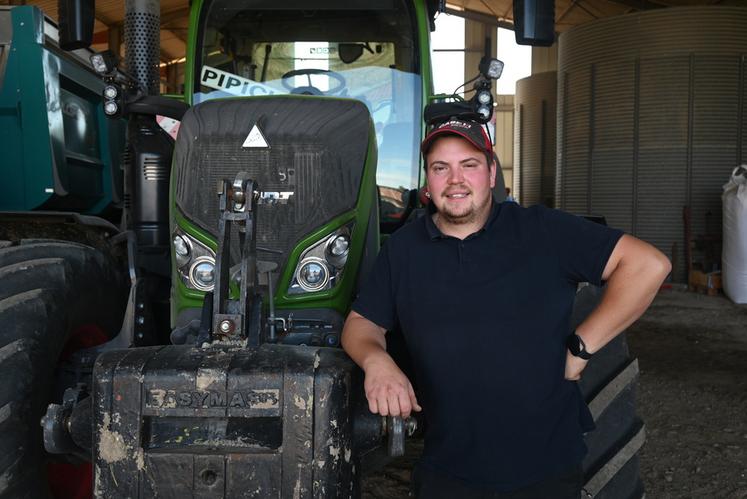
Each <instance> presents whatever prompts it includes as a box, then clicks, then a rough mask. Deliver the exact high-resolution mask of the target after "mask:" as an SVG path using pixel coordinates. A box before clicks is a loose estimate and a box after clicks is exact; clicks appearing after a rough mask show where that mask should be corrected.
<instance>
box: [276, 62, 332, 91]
mask: <svg viewBox="0 0 747 499" xmlns="http://www.w3.org/2000/svg"><path fill="white" fill-rule="evenodd" d="M302 75H306V78H307V79H308V81H309V84H308V85H306V86H303V87H292V86H291V84H290V81H289V80H290V79H291V78H293V77H294V76H302ZM311 75H325V76H327V77H329V78H331V79H333V80H335V81H336V82H337V85H336V86H334V87H332V88H330V89H329V90H326V91H321V90H319V89H318V88H316V87H315V86H314V85H312V84H311ZM280 81H281V83H282V84H283V86H284V87H285V88H287V89H288V90H290V93H292V94H302V95H334V94H337V93H339V92H340V91H341V90H342V89H343V88H345V84H346V81H345V77H344V76H342V75H341V74H340V73H337V72H335V71H330V70H329V69H315V68H307V69H296V70H294V71H288V72H287V73H285V74H284V75H283V76H281V77H280Z"/></svg>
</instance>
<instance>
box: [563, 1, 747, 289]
mask: <svg viewBox="0 0 747 499" xmlns="http://www.w3.org/2000/svg"><path fill="white" fill-rule="evenodd" d="M746 101H747V8H742V7H728V6H707V7H682V8H668V9H661V10H657V11H647V12H642V13H636V14H629V15H625V16H620V17H614V18H609V19H604V20H600V21H595V22H592V23H588V24H584V25H581V26H578V27H576V28H574V29H572V30H570V31H568V32H566V33H564V34H563V35H561V37H560V40H559V55H558V144H557V148H558V149H557V150H558V156H557V161H558V164H557V178H556V206H557V207H558V208H562V209H565V210H567V211H571V212H575V213H594V214H602V215H605V216H606V217H607V220H608V222H609V224H610V225H613V226H616V227H619V228H621V229H624V230H625V231H627V232H630V233H632V234H634V235H636V236H638V237H641V238H643V239H645V240H647V241H650V242H652V243H653V244H655V245H656V246H657V247H658V248H659V249H660V250H662V251H663V252H664V253H666V254H667V255H669V256H670V257H672V258H673V262H674V264H675V269H674V277H675V280H677V281H684V280H685V279H686V264H685V261H684V260H685V259H684V255H685V243H684V240H685V238H684V232H685V231H684V227H683V210H684V209H685V208H686V207H688V208H689V210H690V212H691V219H692V233H693V234H694V235H696V236H697V235H703V236H708V237H710V238H711V239H712V240H720V230H721V201H720V195H721V186H722V184H724V183H725V182H726V180H727V179H728V178H729V173H730V172H731V170H732V169H733V168H734V166H736V165H737V164H739V163H743V162H745V160H746V159H747V104H746Z"/></svg>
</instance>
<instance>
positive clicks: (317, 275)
mask: <svg viewBox="0 0 747 499" xmlns="http://www.w3.org/2000/svg"><path fill="white" fill-rule="evenodd" d="M352 228H353V224H352V223H350V224H348V225H347V226H345V227H342V228H340V229H338V230H336V231H335V232H333V233H332V234H330V235H328V236H326V237H324V238H323V239H322V240H321V241H319V242H317V243H315V244H314V245H313V246H311V247H310V248H308V249H307V250H306V251H304V252H303V253H302V254H301V258H300V259H299V263H298V266H296V271H295V272H294V273H293V280H292V281H291V285H290V287H289V288H288V294H292V295H293V294H302V293H313V292H315V291H323V290H326V289H332V288H334V287H335V286H336V285H337V282H338V281H339V280H340V279H341V278H342V274H343V271H344V270H345V264H346V263H347V260H348V254H349V253H350V234H351V232H352Z"/></svg>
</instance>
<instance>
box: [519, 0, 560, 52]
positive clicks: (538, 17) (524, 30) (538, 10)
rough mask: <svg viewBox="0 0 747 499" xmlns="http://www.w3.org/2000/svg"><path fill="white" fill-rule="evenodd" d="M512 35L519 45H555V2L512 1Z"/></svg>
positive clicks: (553, 0)
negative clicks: (513, 34) (514, 35)
mask: <svg viewBox="0 0 747 499" xmlns="http://www.w3.org/2000/svg"><path fill="white" fill-rule="evenodd" d="M514 33H515V34H516V43H518V44H519V45H535V46H539V47H549V46H551V45H552V44H553V43H555V0H514Z"/></svg>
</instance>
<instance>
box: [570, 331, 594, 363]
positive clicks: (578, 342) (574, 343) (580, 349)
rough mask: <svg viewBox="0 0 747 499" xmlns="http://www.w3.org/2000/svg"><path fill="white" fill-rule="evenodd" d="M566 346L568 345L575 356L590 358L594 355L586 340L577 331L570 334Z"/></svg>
mask: <svg viewBox="0 0 747 499" xmlns="http://www.w3.org/2000/svg"><path fill="white" fill-rule="evenodd" d="M566 347H568V350H569V351H570V352H571V355H573V356H574V357H578V358H580V359H584V360H589V359H591V358H592V356H593V355H592V354H591V353H589V351H588V350H586V344H585V343H584V340H582V339H581V337H580V336H579V335H577V334H576V332H575V331H574V332H573V333H571V335H570V336H568V340H567V341H566Z"/></svg>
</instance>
